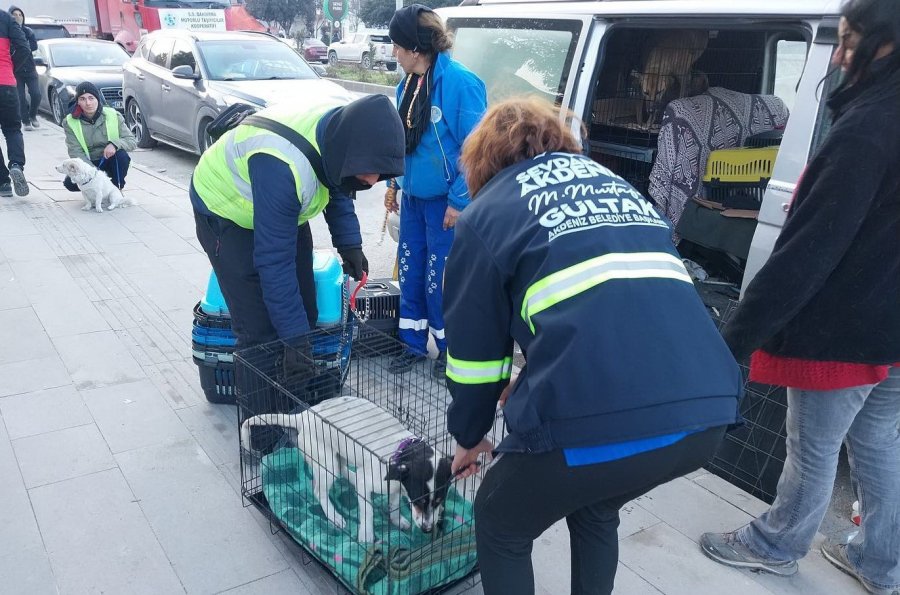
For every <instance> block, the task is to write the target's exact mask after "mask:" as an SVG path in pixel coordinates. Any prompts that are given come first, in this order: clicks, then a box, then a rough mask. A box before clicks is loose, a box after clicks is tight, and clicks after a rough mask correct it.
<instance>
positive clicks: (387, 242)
mask: <svg viewBox="0 0 900 595" xmlns="http://www.w3.org/2000/svg"><path fill="white" fill-rule="evenodd" d="M132 158H133V159H134V161H135V162H136V163H139V164H141V165H143V166H145V167H148V168H150V169H152V170H153V171H156V172H158V173H160V174H163V175H165V176H167V177H169V178H172V179H174V180H176V181H178V182H180V183H182V184H184V185H185V186H186V185H187V184H188V183H189V182H190V178H191V174H192V173H193V171H194V166H195V165H196V164H197V160H198V159H199V157H198V156H197V155H192V154H190V153H186V152H184V151H181V150H179V149H174V148H172V147H168V146H165V145H158V146H157V147H155V148H153V149H147V150H138V151H136V152H134V153H133V154H132ZM383 197H384V184H378V185H377V186H376V187H375V188H373V189H371V190H368V191H365V192H360V193H358V196H357V200H356V212H357V215H358V217H359V222H360V227H361V230H362V236H363V250H364V252H365V253H366V257H367V258H368V260H369V268H370V277H371V278H373V279H374V278H384V277H390V276H391V272H392V270H393V266H394V257H395V254H396V250H397V244H396V242H394V241H393V240H392V239H391V237H390V235H388V234H384V236H382V233H381V228H382V223H383V222H384V213H385V211H384V206H383V202H382V201H383ZM184 200H188V197H187V195H185V197H184ZM311 225H312V230H313V239H314V241H315V245H316V247H317V248H329V247H331V236H330V235H329V233H328V228H327V226H326V225H325V220H324V218H322V217H316V218H315V219H314V220H313V221H312V223H311ZM516 359H517V362H516V363H517V364H518V365H522V364H523V363H524V362H523V361H522V358H521V354H517V358H516ZM854 499H855V498H854V497H853V495H852V490H851V488H850V473H849V468H848V465H847V461H846V456H845V455H844V454H843V453H842V455H841V463H840V466H839V468H838V476H837V480H836V482H835V490H834V496H833V498H832V502H831V507H830V509H829V511H828V514H827V515H826V518H825V521H824V522H823V524H822V528H821V531H822V533H824V534H825V535H829V536H833V535H839V534H841V533H844V532H847V531H850V530H852V529H854V528H855V527H854V525H853V524H852V523H851V522H850V520H849V517H850V507H851V505H852V503H853V500H854Z"/></svg>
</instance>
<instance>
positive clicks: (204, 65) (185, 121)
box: [124, 30, 353, 153]
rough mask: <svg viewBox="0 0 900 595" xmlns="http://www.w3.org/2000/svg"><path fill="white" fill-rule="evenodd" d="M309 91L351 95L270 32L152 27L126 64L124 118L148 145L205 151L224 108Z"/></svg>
mask: <svg viewBox="0 0 900 595" xmlns="http://www.w3.org/2000/svg"><path fill="white" fill-rule="evenodd" d="M309 95H315V96H318V97H338V98H344V99H347V100H351V99H352V98H353V94H351V93H349V92H347V91H346V90H345V89H344V88H343V87H341V86H340V85H337V84H335V83H332V82H331V81H326V80H323V79H321V78H319V75H317V74H316V73H315V72H314V71H313V70H312V68H310V66H309V64H307V63H306V61H304V60H303V58H301V57H300V55H299V54H297V52H295V51H293V50H292V49H291V48H290V47H288V46H287V45H286V44H284V43H282V42H281V41H279V40H278V39H275V38H273V37H271V36H269V35H265V34H259V33H245V32H227V33H226V32H216V33H213V32H208V33H199V32H191V31H180V30H161V31H154V32H153V33H150V34H149V35H146V36H145V37H144V38H143V39H141V43H140V45H139V46H138V47H137V49H136V50H135V52H134V55H133V56H132V58H131V60H129V61H128V62H127V63H126V64H125V75H124V99H125V119H126V121H127V122H128V124H129V126H130V127H131V129H132V131H133V132H134V136H135V138H136V139H137V141H138V146H139V147H143V148H146V147H151V146H153V145H154V144H155V143H156V141H160V142H164V143H167V144H170V145H173V146H175V147H178V148H181V149H184V150H186V151H191V152H193V153H202V152H203V151H204V150H205V149H206V148H207V147H208V146H209V143H210V139H209V136H208V135H207V134H206V126H207V125H208V124H209V123H210V122H211V121H212V120H213V118H215V117H216V116H217V115H218V114H219V113H220V112H221V111H222V110H223V109H225V108H226V107H227V106H229V105H231V104H233V103H238V102H240V103H248V104H250V105H254V106H258V107H260V108H262V107H266V106H267V105H272V104H275V103H280V102H283V101H291V100H292V99H294V98H296V97H300V96H309Z"/></svg>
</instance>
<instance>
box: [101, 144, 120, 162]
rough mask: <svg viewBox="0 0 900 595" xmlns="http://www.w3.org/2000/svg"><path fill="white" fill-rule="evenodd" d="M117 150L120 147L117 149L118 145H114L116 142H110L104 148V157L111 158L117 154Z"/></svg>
mask: <svg viewBox="0 0 900 595" xmlns="http://www.w3.org/2000/svg"><path fill="white" fill-rule="evenodd" d="M117 150H118V149H116V145H114V144H112V143H109V144H108V145H106V147H105V148H104V149H103V157H104V158H106V159H111V158H112V156H113V155H115V154H116V151H117Z"/></svg>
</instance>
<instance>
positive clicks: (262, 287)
mask: <svg viewBox="0 0 900 595" xmlns="http://www.w3.org/2000/svg"><path fill="white" fill-rule="evenodd" d="M254 118H264V119H265V120H268V121H270V122H273V123H275V124H276V125H281V126H283V127H285V128H286V129H287V130H286V132H287V133H288V135H289V136H283V135H282V134H283V133H275V132H273V131H272V130H268V129H266V128H263V127H259V126H257V125H254V123H253V119H254ZM292 135H299V136H300V137H302V139H300V140H298V141H296V142H299V143H300V144H301V145H303V144H305V145H308V146H307V147H306V150H305V151H304V150H301V149H300V148H299V147H298V145H297V144H295V141H292V140H290V136H292ZM304 141H305V142H304ZM403 154H404V139H403V125H402V123H401V122H400V116H399V115H398V113H397V109H396V108H395V107H394V104H393V103H392V102H391V100H390V99H388V98H387V97H385V96H384V95H368V96H366V97H362V98H360V99H357V100H356V101H353V102H350V103H347V102H346V100H344V99H339V98H328V97H324V98H322V97H308V96H307V97H297V98H296V99H294V100H292V101H290V102H285V103H280V104H276V105H274V106H271V107H268V108H266V109H264V110H262V111H260V112H258V113H257V114H255V115H254V116H252V117H251V118H249V119H247V120H244V121H243V122H242V123H241V124H239V125H238V126H237V127H235V128H232V129H231V130H228V131H227V132H225V133H224V134H223V135H222V136H221V138H219V139H218V140H217V141H216V142H215V143H214V144H213V145H212V146H210V147H209V148H208V149H207V150H206V151H205V152H204V153H203V155H202V156H201V157H200V161H199V163H197V167H196V168H195V169H194V175H193V177H192V179H191V186H190V199H191V204H192V205H193V207H194V218H195V220H196V223H197V239H198V240H199V241H200V245H201V246H203V249H204V251H205V252H206V254H207V255H208V256H209V261H210V264H212V267H213V269H214V270H215V272H216V276H217V277H218V280H219V286H220V287H221V289H222V295H223V296H224V297H225V303H226V304H227V305H228V310H229V312H230V313H231V322H232V327H233V329H234V334H235V335H236V336H237V345H238V347H239V348H246V347H251V346H254V345H259V344H262V343H268V342H271V341H275V340H281V341H290V342H291V344H292V345H293V346H296V348H297V349H299V350H301V351H307V352H308V349H309V345H308V340H307V339H306V338H305V336H306V335H307V333H309V331H310V330H311V329H313V328H315V326H316V322H317V319H318V310H317V304H316V286H315V279H314V275H313V241H312V234H311V232H310V228H309V221H310V220H311V219H312V218H313V217H315V216H317V215H319V214H320V213H321V214H322V215H323V217H324V219H325V223H327V225H328V230H329V232H330V235H331V240H332V243H333V245H334V247H335V248H336V249H337V251H338V253H339V254H340V256H341V260H342V261H343V269H344V272H345V273H347V274H348V275H350V276H351V277H353V278H354V279H362V278H363V275H364V274H366V273H368V270H369V263H368V260H367V259H366V257H365V255H364V254H363V250H362V234H361V233H360V225H359V220H358V219H357V216H356V211H355V209H354V204H353V203H354V202H355V201H354V200H353V197H354V196H355V193H356V192H357V191H361V190H365V189H368V188H371V187H372V185H374V184H376V183H377V182H378V181H380V180H385V179H389V178H394V177H397V176H400V175H403ZM316 168H319V170H320V171H319V172H318V173H317V172H316V171H315V170H316ZM291 353H293V352H291ZM295 363H296V362H295ZM290 367H291V362H290V361H289V360H288V358H287V354H286V356H285V373H286V374H287V371H288V368H290ZM302 367H303V366H302V362H300V363H298V365H297V366H296V368H297V369H299V368H302ZM288 375H293V374H288ZM238 383H239V385H240V380H238ZM255 411H256V412H257V413H260V412H262V410H259V409H258V410H255Z"/></svg>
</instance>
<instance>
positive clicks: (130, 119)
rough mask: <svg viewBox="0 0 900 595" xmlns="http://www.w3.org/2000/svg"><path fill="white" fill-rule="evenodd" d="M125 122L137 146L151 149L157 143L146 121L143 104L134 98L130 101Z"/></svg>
mask: <svg viewBox="0 0 900 595" xmlns="http://www.w3.org/2000/svg"><path fill="white" fill-rule="evenodd" d="M125 123H126V124H128V128H130V129H131V134H133V135H134V140H135V141H137V146H138V147H140V148H141V149H149V148H150V147H152V146H154V145H155V144H156V141H155V140H153V138H152V137H151V136H150V129H149V128H147V124H146V123H145V122H144V114H143V112H141V106H139V105H138V102H137V101H136V100H134V99H132V100H131V101H129V102H128V108H127V109H126V110H125Z"/></svg>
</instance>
